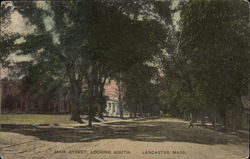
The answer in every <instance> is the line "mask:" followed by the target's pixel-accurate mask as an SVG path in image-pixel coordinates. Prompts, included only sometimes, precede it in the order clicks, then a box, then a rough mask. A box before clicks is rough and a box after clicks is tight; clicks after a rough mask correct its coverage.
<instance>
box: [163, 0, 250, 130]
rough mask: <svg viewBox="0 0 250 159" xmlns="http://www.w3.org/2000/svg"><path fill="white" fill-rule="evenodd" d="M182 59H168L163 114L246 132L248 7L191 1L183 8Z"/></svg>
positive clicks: (179, 43) (177, 55) (179, 52)
mask: <svg viewBox="0 0 250 159" xmlns="http://www.w3.org/2000/svg"><path fill="white" fill-rule="evenodd" d="M180 9H181V21H180V32H179V33H178V35H177V37H178V40H177V43H176V45H177V46H176V47H177V48H178V49H177V51H176V53H175V54H173V55H171V56H169V57H168V58H166V59H164V72H165V74H166V77H167V78H165V81H164V84H163V85H164V87H165V89H164V90H163V91H162V92H161V99H162V104H163V109H165V111H166V112H169V111H170V112H172V113H173V114H175V115H178V116H181V117H184V118H186V119H188V118H189V114H190V113H192V115H193V120H197V118H198V119H200V120H201V121H202V124H204V120H205V119H204V117H205V116H208V117H210V119H211V121H212V123H213V125H216V123H221V124H222V125H224V127H225V128H227V127H228V126H229V123H228V121H231V123H230V128H232V129H233V130H235V129H237V128H240V127H241V125H242V124H241V119H242V108H243V107H242V104H241V96H244V95H246V94H248V91H249V89H248V86H249V85H248V82H249V72H250V71H249V57H250V56H249V46H250V43H249V37H250V36H249V33H250V32H249V31H250V28H249V8H248V4H247V2H244V1H237V0H229V1H224V0H223V1H216V0H210V1H201V0H198V1H189V2H186V3H183V4H182V5H181V8H180Z"/></svg>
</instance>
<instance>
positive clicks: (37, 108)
mask: <svg viewBox="0 0 250 159" xmlns="http://www.w3.org/2000/svg"><path fill="white" fill-rule="evenodd" d="M1 83H2V88H1V90H2V93H1V99H2V100H1V105H2V110H1V111H2V112H3V113H23V112H31V113H70V110H71V109H70V107H71V103H70V102H71V100H70V96H69V95H64V94H61V93H55V94H54V95H53V98H52V97H51V98H50V99H48V98H46V97H44V95H43V94H40V93H39V92H38V93H36V94H35V95H34V94H33V96H32V97H30V96H29V95H28V94H27V93H26V91H25V88H24V84H23V81H22V80H20V79H17V80H13V79H5V80H1ZM105 96H107V97H108V98H107V101H106V108H105V110H106V111H105V114H104V115H106V116H119V115H120V109H119V104H118V92H117V85H116V82H115V81H111V83H108V84H106V85H105Z"/></svg>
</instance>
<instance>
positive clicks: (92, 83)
mask: <svg viewBox="0 0 250 159" xmlns="http://www.w3.org/2000/svg"><path fill="white" fill-rule="evenodd" d="M96 84H97V71H96V68H95V67H94V66H93V68H92V72H91V74H90V79H89V82H88V88H89V112H88V120H89V124H88V125H89V126H92V121H93V119H94V116H95V115H94V109H95V106H96V95H97V94H96V93H97V88H96V86H97V85H96Z"/></svg>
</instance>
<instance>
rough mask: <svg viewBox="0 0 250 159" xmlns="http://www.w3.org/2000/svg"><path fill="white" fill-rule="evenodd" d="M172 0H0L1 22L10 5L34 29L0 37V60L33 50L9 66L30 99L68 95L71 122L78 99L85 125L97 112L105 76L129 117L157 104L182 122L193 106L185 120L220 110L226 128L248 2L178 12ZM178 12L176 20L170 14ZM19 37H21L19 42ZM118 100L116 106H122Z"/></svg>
mask: <svg viewBox="0 0 250 159" xmlns="http://www.w3.org/2000/svg"><path fill="white" fill-rule="evenodd" d="M6 4H7V3H6ZM171 4H172V2H171V1H155V0H147V1H144V0H134V1H130V0H122V1H111V0H110V1H102V0H78V1H63V2H55V1H50V2H45V3H41V4H40V3H38V2H12V5H2V6H1V7H2V8H1V9H3V10H4V12H3V13H4V14H3V15H2V16H3V17H4V18H3V19H4V21H5V22H6V25H7V23H8V22H9V21H10V20H8V19H9V18H8V17H10V13H11V12H13V11H14V10H16V11H18V12H19V13H20V14H21V15H22V16H23V17H24V18H25V19H26V21H27V25H34V26H35V27H36V30H35V31H34V32H32V33H31V34H28V35H18V34H11V33H10V32H8V33H7V34H1V36H2V37H3V39H4V40H2V41H1V44H3V45H1V46H3V47H1V52H3V54H1V60H2V62H5V63H6V61H7V60H6V57H7V56H8V54H9V53H11V52H14V51H17V52H18V54H22V55H31V56H32V59H33V60H32V61H30V62H22V63H18V64H17V67H16V68H18V69H20V70H19V75H22V76H23V75H24V81H25V83H26V84H27V86H26V89H27V90H26V91H27V92H28V93H29V94H30V96H32V95H33V94H36V93H37V92H39V94H40V96H43V97H44V98H46V99H47V98H53V96H54V95H53V94H56V92H61V93H64V94H68V95H70V96H71V102H72V105H71V108H72V110H71V120H75V121H78V122H81V119H80V107H81V106H80V105H81V103H85V105H87V107H88V109H87V110H86V109H85V111H88V116H89V117H88V119H89V125H91V123H92V121H93V120H94V116H95V115H96V114H97V115H98V116H99V117H100V118H103V112H104V110H105V109H104V108H105V99H106V98H105V96H104V91H105V90H104V85H105V83H107V81H108V80H110V79H112V80H116V81H117V82H118V85H119V88H120V86H122V88H123V91H122V95H121V94H119V101H121V100H123V102H124V103H125V105H124V107H125V109H126V110H128V111H129V112H130V114H131V115H130V116H131V117H137V116H141V117H145V116H149V115H159V112H160V110H161V111H163V112H164V113H168V114H172V115H176V116H178V117H184V118H187V119H188V118H189V114H190V113H191V114H192V118H193V120H194V119H195V116H197V117H198V116H199V118H200V119H201V120H202V121H204V118H203V117H204V116H205V115H208V114H209V116H211V119H212V121H213V123H214V125H215V124H216V121H218V117H219V121H220V122H222V124H223V125H224V126H225V127H227V126H228V123H227V121H228V118H231V120H232V121H240V120H238V119H240V117H239V115H237V113H234V115H228V114H229V113H228V112H239V113H238V114H240V108H241V107H242V106H241V104H240V103H241V101H240V97H241V96H243V95H246V94H247V92H248V82H249V72H250V71H249V67H248V61H249V41H250V40H249V37H250V36H249V30H250V29H249V8H248V6H247V3H246V2H244V1H239V0H221V1H217V0H207V1H203V0H189V1H182V2H180V4H179V6H178V8H177V9H176V8H172V7H171ZM179 12H180V15H181V16H180V21H179V23H178V24H177V25H178V27H176V26H174V24H173V19H174V18H175V17H173V15H174V13H179ZM31 13H34V14H31ZM48 19H50V20H48ZM175 20H176V19H175ZM20 37H22V38H23V39H24V40H23V41H22V42H19V43H17V42H16V39H18V38H20ZM19 40H20V39H19ZM6 65H7V63H6ZM35 92H36V93H35ZM83 96H84V102H82V97H83ZM122 98H123V99H122ZM119 106H120V111H121V112H122V107H123V104H122V103H121V102H119ZM236 110H237V111H236ZM231 114H232V113H231ZM121 117H122V114H121ZM216 118H217V119H216ZM236 126H237V123H236V122H233V124H232V127H233V128H234V129H235V128H236Z"/></svg>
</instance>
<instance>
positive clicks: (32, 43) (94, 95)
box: [6, 0, 168, 125]
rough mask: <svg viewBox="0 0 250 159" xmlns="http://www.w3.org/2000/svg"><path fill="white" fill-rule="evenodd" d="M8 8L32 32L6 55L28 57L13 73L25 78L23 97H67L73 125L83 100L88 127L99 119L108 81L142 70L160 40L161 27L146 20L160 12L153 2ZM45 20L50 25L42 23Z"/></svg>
mask: <svg viewBox="0 0 250 159" xmlns="http://www.w3.org/2000/svg"><path fill="white" fill-rule="evenodd" d="M12 4H13V8H14V9H15V10H17V11H18V12H19V13H20V14H21V15H22V16H23V17H24V18H25V19H26V20H27V23H28V24H27V25H35V27H36V30H35V31H34V32H33V33H31V34H28V35H20V37H22V38H24V41H23V42H20V43H15V42H12V46H13V48H12V49H8V50H7V51H6V52H7V54H8V53H10V52H12V51H15V50H17V51H18V54H19V55H31V56H32V59H33V60H32V61H30V62H21V63H18V64H17V67H16V68H17V69H20V70H19V73H20V75H25V76H24V81H25V83H26V84H27V87H26V88H27V90H26V91H27V92H29V94H30V96H32V94H34V92H40V94H41V95H44V97H45V96H47V95H48V92H52V93H54V92H56V91H58V92H61V91H66V93H67V92H68V93H69V94H71V96H72V105H71V120H74V121H78V122H81V119H80V101H81V96H82V94H85V96H86V97H87V101H88V102H87V103H88V116H89V117H88V118H89V125H91V123H92V120H93V119H94V116H95V114H96V112H98V115H99V117H101V118H102V117H103V116H102V113H103V111H104V106H105V97H104V85H105V82H106V81H107V79H118V78H119V76H120V75H121V74H122V77H125V78H127V75H128V74H129V73H130V72H133V71H134V67H135V65H140V67H146V66H144V63H145V62H147V61H150V60H151V59H152V57H153V56H154V55H155V54H157V53H159V51H160V47H159V45H158V44H159V42H160V41H163V40H164V39H165V28H164V26H163V25H162V24H161V23H160V22H159V21H157V20H156V18H153V19H149V17H150V14H149V13H150V12H151V13H156V12H157V11H158V10H160V8H159V7H160V5H159V4H158V2H154V1H147V2H143V1H139V0H138V1H136V2H130V1H128V2H124V1H121V2H113V1H98V0H96V1H92V0H81V1H64V2H54V1H51V2H48V3H44V4H42V5H40V6H39V4H38V3H37V2H26V3H24V2H13V3H12ZM162 4H164V2H162ZM166 4H168V3H166ZM151 6H154V7H153V9H152V7H151ZM30 13H35V14H30ZM145 13H147V14H148V15H147V14H145ZM48 17H49V18H51V19H52V20H51V21H50V22H48V21H47V22H46V21H45V19H46V18H48ZM49 27H51V28H52V29H48V28H49ZM15 39H17V38H15ZM144 69H145V68H144ZM137 77H138V76H137ZM127 79H128V78H127ZM147 79H148V80H149V78H147ZM121 80H123V78H122V79H121ZM67 89H69V90H70V91H67ZM127 90H128V89H127ZM84 91H85V92H84ZM52 95H53V94H52Z"/></svg>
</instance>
